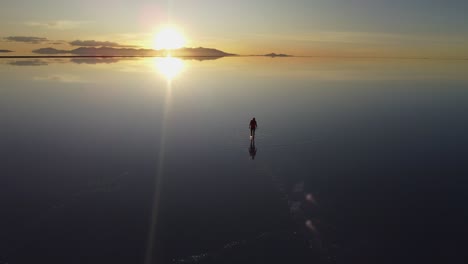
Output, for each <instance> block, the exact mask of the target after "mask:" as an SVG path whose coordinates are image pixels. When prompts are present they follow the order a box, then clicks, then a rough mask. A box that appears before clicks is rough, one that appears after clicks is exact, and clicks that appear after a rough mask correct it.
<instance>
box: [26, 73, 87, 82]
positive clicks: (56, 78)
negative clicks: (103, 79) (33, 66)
mask: <svg viewBox="0 0 468 264" xmlns="http://www.w3.org/2000/svg"><path fill="white" fill-rule="evenodd" d="M34 80H37V81H49V82H62V83H83V82H85V81H84V80H82V79H80V78H79V77H78V76H75V75H69V74H55V75H49V76H38V77H35V78H34Z"/></svg>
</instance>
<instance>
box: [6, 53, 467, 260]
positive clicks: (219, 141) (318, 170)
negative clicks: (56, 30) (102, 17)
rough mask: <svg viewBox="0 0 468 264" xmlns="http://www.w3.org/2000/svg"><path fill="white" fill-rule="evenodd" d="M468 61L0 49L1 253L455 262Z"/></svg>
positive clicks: (463, 184) (462, 248) (463, 201)
mask: <svg viewBox="0 0 468 264" xmlns="http://www.w3.org/2000/svg"><path fill="white" fill-rule="evenodd" d="M467 72H468V61H430V60H353V59H347V60H346V59H342V60H332V59H327V60H325V59H314V58H276V59H270V58H224V59H218V60H204V61H200V60H178V59H171V58H166V59H163V58H159V59H153V58H149V59H126V60H118V59H72V60H69V59H56V60H53V59H48V60H39V59H27V60H26V59H25V60H19V59H17V60H7V59H2V60H1V61H0V210H1V214H0V263H2V264H4V263H9V264H26V263H28V264H29V263H49V264H55V263H57V264H63V263H80V264H82V263H96V264H97V263H99V264H101V263H145V264H149V263H201V264H203V263H255V264H257V263H359V264H361V263H429V262H436V263H463V262H464V260H466V258H467V253H466V246H467V245H468V226H467V223H468V195H467V194H468V192H467V189H468V180H467V177H468V75H467ZM254 116H255V117H256V118H257V120H258V123H259V129H258V131H257V136H256V139H255V142H252V143H254V144H252V143H251V141H250V139H249V131H248V123H249V120H250V119H251V118H252V117H254Z"/></svg>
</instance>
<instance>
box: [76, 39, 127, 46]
mask: <svg viewBox="0 0 468 264" xmlns="http://www.w3.org/2000/svg"><path fill="white" fill-rule="evenodd" d="M69 44H70V45H72V46H83V47H98V46H106V47H120V45H119V43H116V42H110V41H96V40H75V41H72V42H69Z"/></svg>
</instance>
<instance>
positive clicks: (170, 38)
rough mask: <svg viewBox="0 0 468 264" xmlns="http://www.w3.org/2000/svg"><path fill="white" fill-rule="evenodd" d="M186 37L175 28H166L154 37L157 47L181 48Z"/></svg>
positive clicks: (155, 46)
mask: <svg viewBox="0 0 468 264" xmlns="http://www.w3.org/2000/svg"><path fill="white" fill-rule="evenodd" d="M184 45H185V38H184V36H183V35H182V34H181V33H180V32H179V31H177V30H176V29H173V28H169V27H167V28H164V29H162V30H161V31H159V33H157V34H156V37H155V39H154V48H155V49H158V50H159V49H168V50H170V49H179V48H182V47H184Z"/></svg>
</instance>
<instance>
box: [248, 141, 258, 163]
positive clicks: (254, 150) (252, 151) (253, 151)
mask: <svg viewBox="0 0 468 264" xmlns="http://www.w3.org/2000/svg"><path fill="white" fill-rule="evenodd" d="M249 153H250V157H251V158H252V159H255V155H256V154H257V148H256V147H255V139H252V140H251V141H250V147H249Z"/></svg>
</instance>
